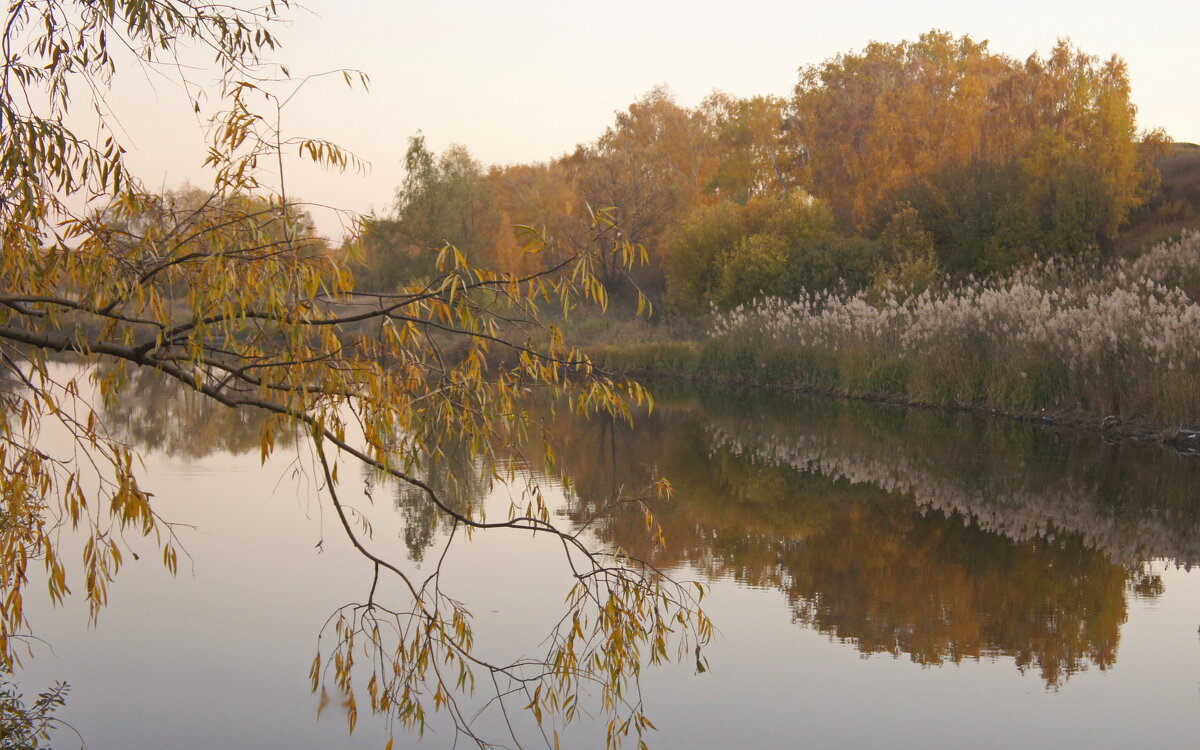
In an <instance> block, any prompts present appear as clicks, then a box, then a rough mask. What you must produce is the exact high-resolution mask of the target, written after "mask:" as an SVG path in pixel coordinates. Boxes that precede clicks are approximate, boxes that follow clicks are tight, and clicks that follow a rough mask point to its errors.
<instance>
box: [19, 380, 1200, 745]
mask: <svg viewBox="0 0 1200 750" xmlns="http://www.w3.org/2000/svg"><path fill="white" fill-rule="evenodd" d="M134 393H135V394H136V396H135V397H133V398H130V399H129V400H127V401H126V402H124V404H123V405H122V406H121V407H120V408H117V409H112V410H109V412H108V413H107V414H106V415H105V416H106V421H107V422H108V423H109V425H110V428H111V429H113V430H116V431H119V432H120V433H121V434H123V435H125V436H127V437H128V438H129V439H130V440H132V441H134V442H135V443H137V444H138V445H139V447H140V450H141V452H142V455H143V457H144V462H145V467H146V470H145V477H146V480H145V482H144V484H145V486H147V487H148V488H150V489H151V491H153V492H155V493H156V496H157V501H158V502H159V511H160V513H161V514H162V515H163V516H164V517H166V518H168V519H170V520H172V521H174V522H177V523H179V524H183V525H181V526H179V527H178V528H177V531H178V533H179V534H180V536H181V538H182V539H183V542H184V544H185V546H186V548H187V550H188V551H189V553H190V554H191V559H190V560H184V561H183V562H182V564H181V574H180V576H179V577H178V578H174V579H173V578H171V577H170V576H169V575H168V574H167V573H166V572H165V570H163V569H162V567H161V566H160V565H159V564H158V563H157V562H156V561H155V560H154V559H153V557H154V556H153V554H151V555H148V556H143V559H142V560H140V561H138V562H136V563H134V564H131V565H130V566H128V568H127V569H124V570H122V572H121V573H120V577H119V579H118V581H117V582H116V584H114V585H113V587H112V589H111V594H110V605H109V607H108V608H107V609H106V611H105V612H104V613H103V614H102V616H101V618H100V621H99V622H98V624H97V625H96V626H95V627H94V628H91V629H89V628H88V627H87V625H86V616H85V612H84V611H83V610H84V608H83V607H82V606H81V603H80V602H79V601H71V602H69V603H68V604H67V606H66V607H63V608H59V609H57V610H54V609H50V608H48V607H45V606H40V607H35V608H34V609H35V611H33V612H32V620H33V625H34V628H35V633H36V634H37V635H38V636H39V637H40V638H42V639H44V641H45V645H39V644H35V645H34V646H33V647H32V650H33V652H34V656H33V658H31V659H27V660H26V662H27V664H26V667H25V669H24V670H23V674H22V676H21V680H22V684H23V686H24V687H25V689H27V690H36V689H39V688H41V687H43V686H44V685H45V684H47V683H48V682H50V681H52V680H54V679H62V680H67V681H69V682H70V683H71V685H72V691H71V694H70V697H69V701H68V705H67V708H66V709H65V710H64V712H63V716H64V718H66V719H67V720H69V721H70V722H71V724H72V725H73V726H74V727H75V728H76V729H77V730H78V731H79V732H80V733H81V734H82V735H83V737H84V738H85V739H86V741H87V746H88V747H89V748H91V749H92V750H107V749H108V748H113V749H114V750H115V749H117V748H161V747H173V748H217V747H222V748H224V747H298V748H308V747H311V748H327V747H382V745H383V743H384V742H386V739H387V737H388V735H389V728H388V727H387V725H386V723H384V722H382V721H381V720H378V719H373V718H371V717H364V718H363V720H362V721H360V723H359V729H358V730H357V731H356V732H355V734H354V735H353V736H349V737H348V736H347V733H346V729H345V723H344V720H343V717H342V716H340V715H338V711H337V710H336V708H335V709H333V710H327V711H326V712H324V713H323V714H322V716H321V718H320V719H317V717H316V705H317V701H316V698H314V697H313V696H312V695H311V694H310V693H309V689H308V683H307V680H306V677H305V675H306V673H307V670H308V666H309V663H310V662H311V660H312V656H313V654H314V651H315V648H316V638H317V635H318V633H319V632H320V630H321V628H322V625H323V624H324V622H325V620H326V618H328V616H329V614H330V613H331V612H333V611H334V610H335V609H336V608H337V607H338V606H340V605H343V604H346V603H347V602H351V601H361V600H363V599H364V598H365V596H366V592H367V591H368V590H369V587H370V584H371V567H370V565H369V564H368V563H367V562H366V561H365V560H363V559H362V558H361V557H359V556H358V555H357V554H356V553H355V552H354V551H353V550H352V549H350V547H349V544H348V542H347V541H346V539H345V537H344V535H343V534H342V532H341V530H340V529H339V528H338V525H337V522H336V519H335V518H333V517H332V515H331V514H330V511H329V510H328V509H327V508H326V507H325V506H324V505H323V503H322V500H321V498H320V497H319V494H318V493H317V491H316V482H315V480H314V477H313V474H312V472H311V464H310V463H309V461H308V457H307V456H306V451H305V450H304V449H303V448H302V447H301V448H296V447H295V446H285V447H284V449H283V450H280V451H279V452H277V453H276V455H275V456H274V457H272V458H271V459H270V460H269V461H268V462H267V464H266V466H260V465H259V464H260V461H259V455H258V435H257V424H256V423H255V419H254V416H253V415H252V414H239V413H238V412H232V411H227V410H224V409H213V408H205V407H204V405H203V404H198V403H195V402H193V401H191V400H189V399H187V398H184V397H183V396H182V395H181V394H178V393H176V392H174V391H173V390H171V389H170V388H169V387H167V386H166V385H165V384H164V383H160V382H155V381H153V380H152V379H145V380H143V381H139V382H137V383H136V384H135V389H134ZM545 419H546V421H547V422H548V424H549V425H550V426H551V427H552V428H553V431H554V432H555V433H556V434H557V435H558V436H559V438H558V441H557V443H556V449H557V455H559V457H560V461H561V464H562V469H563V470H564V472H565V473H566V474H567V475H568V476H569V477H570V481H569V483H568V484H567V486H566V488H565V489H564V485H563V484H562V483H561V482H560V481H559V479H560V478H559V477H545V476H539V477H538V478H539V480H540V481H541V482H542V484H543V485H544V486H545V487H546V488H547V493H548V497H550V498H551V499H552V501H553V502H554V503H555V504H556V509H557V510H556V513H557V514H558V520H559V521H560V522H561V523H564V524H567V525H570V524H575V523H581V522H582V521H583V520H584V519H587V518H590V517H592V516H593V515H594V514H595V512H596V511H597V510H598V509H600V508H602V507H604V506H606V505H607V504H608V503H609V502H610V501H611V500H612V499H613V498H614V497H618V496H621V495H630V494H637V493H638V492H639V491H640V489H641V488H642V487H644V486H646V485H647V484H648V483H649V482H651V481H652V480H654V479H656V478H658V477H661V476H665V477H667V478H669V479H670V481H671V482H672V483H673V485H674V486H675V488H676V493H675V496H674V498H673V499H672V500H671V501H669V502H655V503H654V507H655V511H656V513H657V514H658V517H659V519H660V521H661V522H662V524H663V526H664V530H665V534H666V538H667V542H668V545H667V547H666V548H658V547H655V546H654V545H653V544H652V543H651V541H650V540H649V539H648V537H647V535H646V534H645V529H644V522H643V517H642V515H641V513H640V511H637V510H636V509H635V508H634V507H632V506H628V505H626V506H622V508H618V511H617V512H616V513H615V514H610V515H606V516H604V517H603V518H602V519H601V520H600V521H599V522H598V523H597V524H596V525H595V528H594V532H593V534H594V536H593V537H592V538H593V541H594V542H595V543H596V544H600V545H605V546H620V547H622V548H624V549H626V550H629V551H631V552H632V553H633V554H635V555H638V556H641V557H644V558H646V559H649V560H651V561H653V562H654V563H655V564H657V565H659V566H661V567H663V568H665V569H667V570H669V571H671V573H672V574H673V575H674V576H676V577H679V578H684V579H687V578H694V579H697V580H700V581H703V582H705V583H706V584H708V585H709V586H710V587H711V591H710V595H709V596H708V597H707V598H706V599H705V604H706V606H707V609H708V612H709V614H710V615H711V616H712V617H713V619H714V621H715V622H716V625H717V627H718V628H719V631H720V632H719V634H718V637H717V638H716V640H715V642H714V643H713V644H712V645H711V647H710V648H709V650H708V660H709V665H710V667H711V669H710V671H709V672H707V673H705V674H702V675H698V674H696V673H695V669H694V665H692V664H684V665H677V666H672V667H667V668H663V669H653V670H650V671H649V672H648V673H647V674H646V677H645V678H644V693H645V700H646V702H647V704H648V708H649V712H650V715H651V717H652V718H653V719H654V721H655V724H656V725H657V726H658V727H659V729H660V731H659V732H658V733H656V734H655V735H654V736H653V737H652V740H651V744H652V746H653V747H667V748H726V747H733V746H747V745H749V746H755V747H764V748H773V747H794V746H803V747H813V748H825V747H828V748H868V747H871V748H874V747H881V748H882V747H889V748H961V747H995V748H1011V747H1027V748H1073V747H1081V748H1082V747H1089V748H1090V747H1122V746H1137V747H1142V746H1150V745H1154V746H1157V747H1166V748H1174V747H1179V748H1184V747H1194V746H1195V744H1196V741H1197V740H1198V739H1200V640H1198V634H1197V626H1198V625H1200V579H1198V578H1197V576H1196V575H1195V574H1193V573H1190V572H1189V570H1190V568H1191V566H1192V565H1193V564H1194V563H1196V562H1200V497H1198V493H1197V488H1198V487H1200V461H1197V460H1196V459H1194V458H1187V457H1181V456H1177V455H1175V454H1173V453H1171V452H1168V451H1165V450H1162V449H1159V448H1156V447H1151V446H1140V445H1132V444H1122V445H1107V444H1105V443H1104V442H1102V441H1101V440H1100V439H1099V438H1097V437H1093V436H1090V435H1082V434H1077V433H1070V432H1052V431H1045V430H1041V429H1038V428H1034V427H1030V426H1028V425H1020V424H1012V423H1007V422H997V421H990V420H985V419H980V418H975V417H968V416H962V415H946V414H942V413H939V412H931V411H920V410H901V409H892V408H883V407H876V406H871V405H866V404H859V403H847V402H839V401H829V400H821V399H805V398H793V397H787V396H781V395H772V394H763V393H757V394H754V393H750V394H747V393H735V392H729V391H695V390H688V389H682V388H678V387H665V388H659V389H656V408H655V409H654V411H653V413H651V414H643V415H640V416H639V417H638V418H637V420H636V423H635V425H634V426H632V427H630V426H629V425H627V424H625V423H623V422H621V421H615V420H609V419H592V420H586V421H585V420H580V419H577V418H573V417H571V416H569V415H567V414H565V413H563V412H562V411H561V410H559V411H557V412H554V413H549V412H547V414H546V416H545ZM524 448H525V449H526V450H527V452H528V453H529V454H530V455H540V453H541V447H540V446H538V445H535V444H532V443H531V444H529V445H527V446H524ZM451 465H458V466H459V467H460V468H463V467H465V468H466V469H467V471H465V472H464V474H465V476H467V477H475V476H477V473H476V472H473V471H471V470H470V469H471V467H472V463H471V461H470V459H469V458H467V457H459V459H458V461H457V463H456V461H455V460H454V459H449V460H447V461H446V462H443V463H442V464H439V466H438V471H433V472H432V473H431V474H430V479H431V480H432V481H435V482H436V481H441V480H442V479H444V477H441V476H440V475H439V471H440V470H442V469H446V468H448V467H450V466H451ZM361 479H362V486H360V484H359V482H357V481H355V482H351V483H350V484H351V485H353V487H354V488H355V491H356V494H354V502H355V503H356V504H357V505H359V506H361V507H363V508H364V509H365V510H366V511H367V512H369V513H370V514H371V518H372V520H373V522H374V523H375V526H376V528H375V533H374V538H373V542H372V543H373V544H374V545H375V547H374V548H375V549H376V550H377V551H380V552H384V553H386V554H388V555H389V556H390V557H391V558H392V559H397V560H400V561H405V562H406V564H407V565H410V566H412V568H413V569H414V570H428V569H429V566H431V565H432V564H433V563H432V562H431V561H432V560H436V559H437V558H438V557H439V556H440V554H441V552H442V547H443V545H444V544H445V540H446V535H447V532H448V528H449V527H448V526H447V525H446V524H444V523H442V522H440V521H439V519H438V518H437V517H436V516H435V515H434V514H433V513H431V512H430V510H429V509H428V507H427V506H426V505H425V504H424V502H423V501H422V500H421V498H420V496H419V495H417V494H414V493H410V492H406V491H404V490H403V489H402V488H399V487H396V486H394V485H390V484H380V483H379V482H378V481H377V480H376V479H374V478H372V477H369V476H364V477H362V478H361ZM364 486H365V487H366V488H368V489H369V490H370V492H371V495H372V496H373V498H374V504H373V505H371V504H370V503H369V502H368V501H367V499H366V498H365V497H362V496H361V495H362V489H363V487H364ZM446 486H447V492H449V493H450V495H451V496H452V497H453V498H454V501H455V502H457V503H460V504H463V505H464V506H467V505H470V506H475V507H491V506H495V507H497V508H501V507H503V505H504V504H506V503H507V501H508V498H509V497H510V496H511V490H510V489H509V488H507V487H504V486H488V485H487V484H486V483H485V482H482V481H465V482H461V483H459V484H457V485H453V486H450V485H449V484H447V485H446ZM350 492H351V490H349V489H347V490H346V491H344V493H343V494H347V493H350ZM134 546H135V547H136V546H137V545H136V544H135V545H134ZM147 558H149V559H147ZM564 574H565V571H564V570H563V568H562V562H561V556H560V555H559V553H558V552H557V550H556V548H555V545H553V544H547V543H543V542H542V541H539V540H536V539H530V538H529V537H528V535H522V534H497V533H490V532H489V533H487V534H479V535H476V537H475V538H474V539H472V540H470V541H469V542H468V541H466V540H464V539H462V538H458V539H456V540H455V542H454V546H453V548H452V549H451V551H450V555H449V556H448V557H447V562H446V568H445V581H444V585H445V586H447V587H450V588H451V590H452V592H453V593H454V595H455V596H456V597H457V598H460V599H462V600H464V601H465V602H466V603H467V605H468V606H469V607H470V608H471V610H472V612H473V613H474V614H475V616H476V617H477V619H478V624H477V628H478V633H479V643H478V646H479V648H480V649H482V650H493V651H499V652H501V653H503V654H510V655H512V656H517V655H519V654H520V653H523V652H527V651H528V650H536V649H537V648H538V644H539V642H540V638H541V637H542V636H544V634H545V633H546V632H548V630H549V628H550V626H551V625H552V624H553V622H554V619H555V614H556V612H558V607H560V606H561V601H562V595H563V593H565V591H566V588H567V586H568V584H569V581H568V580H567V578H566V576H565V575H564ZM485 726H487V725H486V724H485ZM600 732H601V730H600V729H599V728H598V727H596V726H594V725H593V724H592V723H590V722H589V721H588V720H587V719H585V720H583V721H582V722H580V724H579V725H578V726H576V727H575V728H574V729H573V730H572V731H571V732H570V733H569V734H568V740H569V744H568V745H567V746H569V747H580V748H590V747H598V746H602V734H601V733H600ZM451 738H452V735H451V734H449V733H447V732H446V731H444V730H443V731H441V732H440V733H436V734H432V735H429V736H427V737H426V739H425V740H424V741H422V742H418V741H417V740H416V739H415V738H410V737H408V736H406V735H404V734H398V736H397V742H396V746H397V747H404V746H409V745H411V746H413V747H427V746H428V747H443V746H447V745H448V744H449V742H450V739H451ZM530 744H533V743H532V742H531V743H530ZM63 746H64V747H66V746H69V743H63Z"/></svg>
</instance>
